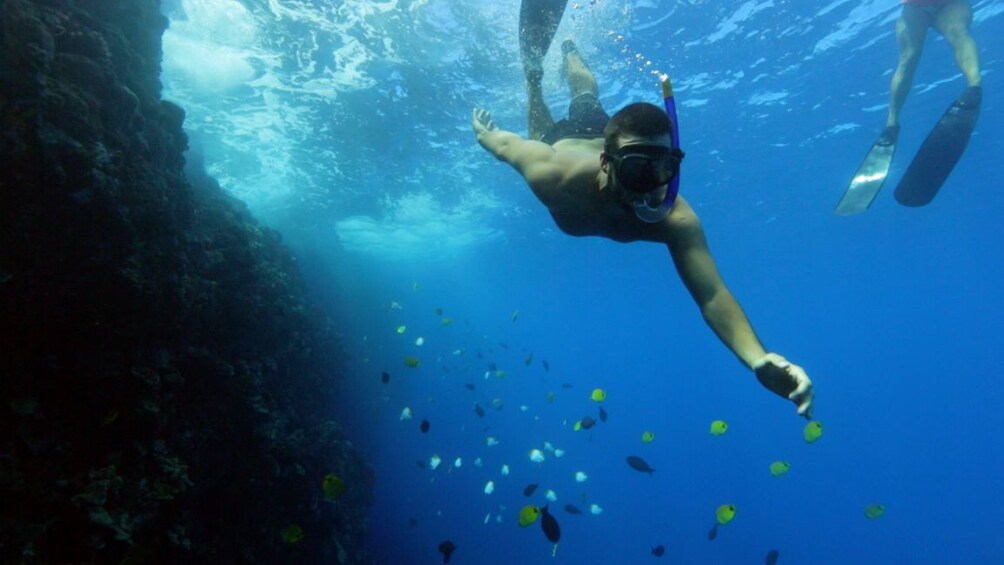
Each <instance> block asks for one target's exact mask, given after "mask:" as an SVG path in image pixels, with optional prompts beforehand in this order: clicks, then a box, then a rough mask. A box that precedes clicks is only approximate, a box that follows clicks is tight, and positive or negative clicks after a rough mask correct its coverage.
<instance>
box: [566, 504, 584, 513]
mask: <svg viewBox="0 0 1004 565" xmlns="http://www.w3.org/2000/svg"><path fill="white" fill-rule="evenodd" d="M565 512H568V513H569V514H582V510H579V507H578V506H576V505H574V504H566V505H565Z"/></svg>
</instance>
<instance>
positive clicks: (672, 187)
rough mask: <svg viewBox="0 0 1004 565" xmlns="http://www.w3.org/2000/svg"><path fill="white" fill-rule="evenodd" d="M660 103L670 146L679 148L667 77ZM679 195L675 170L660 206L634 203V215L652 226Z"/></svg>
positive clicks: (678, 133)
mask: <svg viewBox="0 0 1004 565" xmlns="http://www.w3.org/2000/svg"><path fill="white" fill-rule="evenodd" d="M661 81H662V102H663V105H664V106H665V107H666V115H667V116H669V122H670V123H671V124H672V125H673V132H672V136H671V137H672V144H673V149H679V148H680V126H679V121H678V120H677V117H676V101H675V100H674V99H673V83H671V82H669V75H662V77H661ZM679 193H680V171H679V170H677V171H676V174H675V175H673V178H672V179H670V180H669V186H668V187H667V188H666V198H665V200H663V201H662V204H660V205H658V206H656V207H655V208H652V207H650V206H649V205H648V203H646V202H645V201H644V200H642V201H636V202H635V203H634V213H635V216H637V217H638V219H639V220H641V221H643V222H646V223H649V224H654V223H656V222H659V221H661V220H662V219H663V218H665V217H666V214H668V213H669V211H670V210H671V209H672V208H673V204H675V203H676V196H677V195H678V194H679Z"/></svg>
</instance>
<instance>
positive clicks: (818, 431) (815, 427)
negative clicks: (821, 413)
mask: <svg viewBox="0 0 1004 565" xmlns="http://www.w3.org/2000/svg"><path fill="white" fill-rule="evenodd" d="M822 435H823V424H820V423H819V422H818V421H814V422H809V423H808V424H806V425H805V429H804V430H802V437H804V438H805V443H815V442H816V440H817V439H819V438H820V437H822Z"/></svg>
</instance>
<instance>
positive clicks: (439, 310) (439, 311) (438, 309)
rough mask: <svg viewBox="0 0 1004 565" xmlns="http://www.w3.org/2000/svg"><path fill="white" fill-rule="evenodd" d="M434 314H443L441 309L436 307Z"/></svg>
mask: <svg viewBox="0 0 1004 565" xmlns="http://www.w3.org/2000/svg"><path fill="white" fill-rule="evenodd" d="M436 315H437V316H442V315H443V309H442V308H436Z"/></svg>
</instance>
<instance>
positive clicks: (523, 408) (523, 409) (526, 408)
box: [519, 404, 530, 412]
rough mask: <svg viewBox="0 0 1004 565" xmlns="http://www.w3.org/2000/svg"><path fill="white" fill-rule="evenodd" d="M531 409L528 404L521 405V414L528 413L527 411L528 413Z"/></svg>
mask: <svg viewBox="0 0 1004 565" xmlns="http://www.w3.org/2000/svg"><path fill="white" fill-rule="evenodd" d="M529 409H530V407H529V406H527V405H526V404H520V405H519V411H520V412H526V411H527V410H529Z"/></svg>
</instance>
